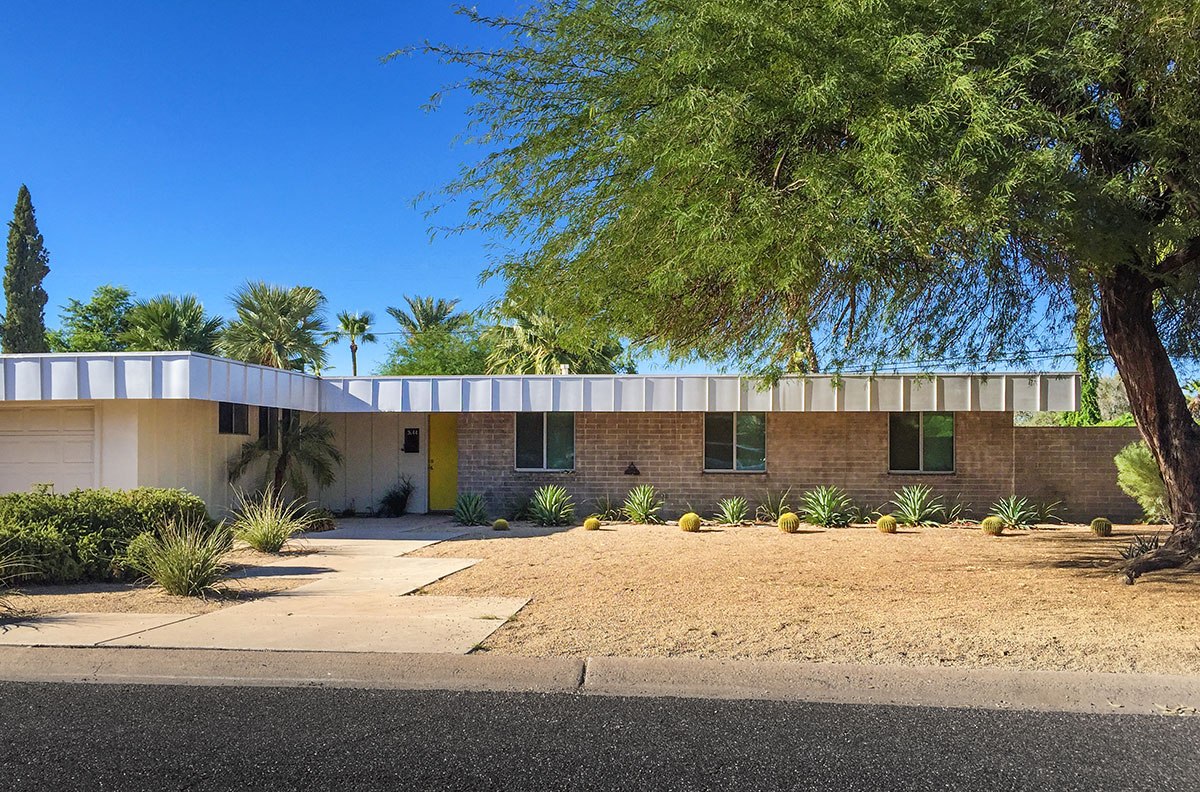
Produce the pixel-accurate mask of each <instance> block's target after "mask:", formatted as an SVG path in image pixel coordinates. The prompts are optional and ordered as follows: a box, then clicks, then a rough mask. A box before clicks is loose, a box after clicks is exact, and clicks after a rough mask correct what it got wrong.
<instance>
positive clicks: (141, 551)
mask: <svg viewBox="0 0 1200 792" xmlns="http://www.w3.org/2000/svg"><path fill="white" fill-rule="evenodd" d="M141 536H147V537H149V538H148V539H145V540H142V539H141V538H140V537H139V539H138V541H139V547H138V549H137V551H136V557H134V558H132V559H131V561H132V562H133V563H135V564H136V566H134V567H133V568H134V569H136V570H137V571H138V572H141V573H142V574H144V575H145V576H146V577H148V578H150V579H151V580H153V581H154V582H155V583H157V584H158V585H160V586H162V587H163V590H164V591H166V592H167V593H168V594H174V595H176V596H180V597H199V596H203V595H204V594H206V593H208V592H210V591H212V590H213V588H214V587H215V586H216V584H217V583H219V582H220V581H222V580H224V579H225V578H226V577H227V575H228V573H229V567H228V566H227V565H226V564H225V563H224V562H222V561H221V557H222V556H224V555H225V553H226V551H227V550H228V549H229V544H230V541H231V537H230V535H229V531H228V529H227V528H226V527H225V526H224V525H223V524H222V525H218V526H217V527H215V528H213V527H210V526H209V525H208V524H207V523H206V522H202V521H199V520H193V521H192V522H176V521H174V520H172V521H169V522H167V523H166V524H165V525H163V526H162V527H161V528H160V529H159V531H158V535H157V536H156V535H154V534H152V533H149V532H147V533H145V534H142V535H141Z"/></svg>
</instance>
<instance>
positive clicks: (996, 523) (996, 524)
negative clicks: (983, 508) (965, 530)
mask: <svg viewBox="0 0 1200 792" xmlns="http://www.w3.org/2000/svg"><path fill="white" fill-rule="evenodd" d="M979 527H980V528H982V529H983V532H984V533H985V534H987V535H988V536H999V535H1000V534H1002V533H1004V520H1001V519H1000V518H999V517H984V518H983V522H981V523H980V524H979Z"/></svg>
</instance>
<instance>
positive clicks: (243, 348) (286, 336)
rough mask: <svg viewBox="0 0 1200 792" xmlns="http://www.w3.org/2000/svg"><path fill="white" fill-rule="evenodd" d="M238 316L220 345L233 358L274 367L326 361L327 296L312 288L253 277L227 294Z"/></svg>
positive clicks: (314, 365)
mask: <svg viewBox="0 0 1200 792" xmlns="http://www.w3.org/2000/svg"><path fill="white" fill-rule="evenodd" d="M231 302H232V303H233V308H234V311H235V313H236V317H237V318H235V319H234V320H232V321H231V322H230V323H229V324H228V325H227V326H226V328H225V332H224V333H223V334H222V336H221V341H220V344H219V348H220V350H221V352H223V353H224V354H226V355H228V356H229V357H231V358H234V359H236V360H245V361H247V362H250V363H258V364H260V365H263V366H273V367H274V368H290V369H299V370H303V369H304V368H305V367H306V366H307V367H308V368H312V369H314V370H317V369H320V368H321V366H323V365H324V363H325V358H326V354H325V345H324V343H323V342H324V340H325V339H326V338H327V337H328V335H329V328H328V326H327V325H326V323H325V296H324V295H322V294H321V292H319V291H318V290H316V289H314V288H312V287H311V286H292V287H286V286H276V285H274V284H270V283H265V282H263V281H251V282H249V283H246V284H245V285H244V286H242V287H241V288H240V289H238V290H237V291H236V292H235V293H234V295H233V297H232V298H231Z"/></svg>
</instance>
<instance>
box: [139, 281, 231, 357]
mask: <svg viewBox="0 0 1200 792" xmlns="http://www.w3.org/2000/svg"><path fill="white" fill-rule="evenodd" d="M125 322H126V325H127V328H128V329H126V330H125V332H124V333H122V334H121V342H122V343H123V344H125V346H126V348H127V349H130V350H134V351H138V352H178V351H190V352H203V353H204V354H206V355H211V354H212V353H213V352H214V351H215V350H216V348H217V342H218V341H219V340H220V337H221V327H222V326H223V325H224V324H225V321H224V320H223V319H221V318H220V317H219V316H209V315H208V314H206V313H204V305H203V304H202V303H201V302H200V300H198V299H197V298H196V295H194V294H185V295H183V296H182V297H176V296H174V295H171V294H160V295H159V296H157V297H154V298H151V299H149V300H138V301H137V302H135V303H134V304H133V307H132V308H130V309H129V313H127V314H126V315H125Z"/></svg>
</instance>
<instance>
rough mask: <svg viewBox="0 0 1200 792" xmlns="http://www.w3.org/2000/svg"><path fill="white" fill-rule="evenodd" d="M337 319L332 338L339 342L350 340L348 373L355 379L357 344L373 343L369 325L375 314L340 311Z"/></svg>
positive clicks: (356, 371) (373, 321) (373, 335)
mask: <svg viewBox="0 0 1200 792" xmlns="http://www.w3.org/2000/svg"><path fill="white" fill-rule="evenodd" d="M337 319H338V327H337V330H336V331H335V332H334V337H336V338H337V339H338V340H339V341H340V340H341V339H343V338H348V339H350V373H351V375H352V376H355V377H357V376H358V345H359V342H362V343H364V344H373V343H375V334H374V333H372V332H371V325H372V324H374V323H375V314H373V313H371V312H370V311H366V312H365V313H350V312H349V311H342V312H341V313H339V314H338V315H337Z"/></svg>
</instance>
